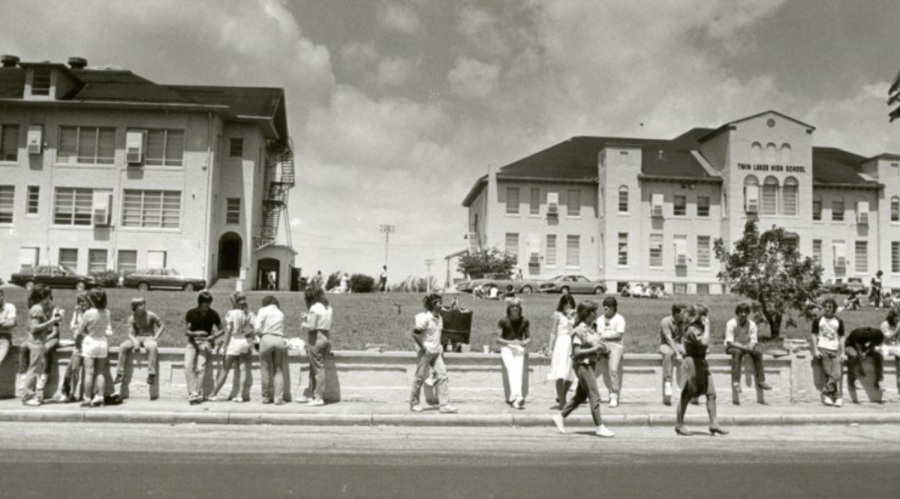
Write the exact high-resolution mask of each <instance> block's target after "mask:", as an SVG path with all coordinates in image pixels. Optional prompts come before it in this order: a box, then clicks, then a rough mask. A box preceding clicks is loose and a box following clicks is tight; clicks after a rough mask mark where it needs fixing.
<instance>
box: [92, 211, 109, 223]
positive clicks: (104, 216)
mask: <svg viewBox="0 0 900 499" xmlns="http://www.w3.org/2000/svg"><path fill="white" fill-rule="evenodd" d="M92 220H93V222H94V225H109V209H108V208H107V207H105V206H104V207H96V206H95V207H94V212H93V216H92Z"/></svg>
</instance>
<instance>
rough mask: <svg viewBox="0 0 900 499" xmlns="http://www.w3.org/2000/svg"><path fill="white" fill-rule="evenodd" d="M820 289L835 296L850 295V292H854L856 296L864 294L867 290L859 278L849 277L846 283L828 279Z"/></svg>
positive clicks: (840, 280)
mask: <svg viewBox="0 0 900 499" xmlns="http://www.w3.org/2000/svg"><path fill="white" fill-rule="evenodd" d="M822 289H823V290H824V291H825V292H826V293H831V294H835V295H847V294H850V292H851V291H856V293H857V294H863V295H865V294H866V291H867V289H868V288H866V285H865V284H864V283H863V280H862V279H861V278H859V277H850V278H848V279H847V280H846V281H844V280H843V279H834V280H833V281H832V280H831V279H828V280H827V281H825V283H824V284H822Z"/></svg>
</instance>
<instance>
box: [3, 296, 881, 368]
mask: <svg viewBox="0 0 900 499" xmlns="http://www.w3.org/2000/svg"><path fill="white" fill-rule="evenodd" d="M5 293H6V299H7V301H9V302H11V303H13V304H14V305H15V306H16V308H17V309H18V318H19V327H18V328H17V330H16V333H15V336H16V338H17V339H16V343H17V344H18V343H20V342H21V341H22V338H24V337H25V334H26V332H25V325H26V324H27V311H26V310H25V304H26V300H25V291H24V290H23V289H16V288H7V289H5ZM274 294H275V296H276V297H277V298H278V300H279V301H280V302H281V309H282V310H283V311H284V313H285V316H286V318H285V323H286V328H287V335H288V336H298V335H299V334H300V314H301V313H302V312H305V311H306V305H305V303H304V302H303V297H302V295H301V294H300V293H288V292H281V293H274ZM107 295H108V297H109V304H110V306H109V308H110V312H111V316H112V319H113V329H114V331H115V336H114V337H113V339H112V341H111V342H110V344H111V345H118V344H119V343H121V342H122V340H123V339H124V337H125V324H126V322H127V320H128V316H129V315H130V313H131V306H130V301H131V299H132V298H134V297H136V296H140V293H139V292H138V291H137V290H131V289H110V290H107ZM53 296H54V297H55V303H56V305H57V306H60V307H63V308H64V309H65V310H66V315H67V320H66V322H65V325H66V326H65V327H64V328H63V333H62V336H63V338H71V333H70V332H69V331H68V320H69V319H70V318H71V311H72V309H73V308H74V305H75V291H74V290H63V289H54V290H53ZM263 296H264V293H262V292H252V293H249V296H248V298H249V302H250V307H251V308H252V309H254V310H256V309H258V308H259V306H260V304H261V301H262V298H263ZM423 296H424V295H423V294H407V293H390V294H348V295H329V300H330V301H331V305H332V307H333V308H334V323H333V326H332V335H331V338H332V341H333V343H334V348H335V349H338V350H362V349H364V348H365V346H366V345H367V344H373V343H374V344H380V345H385V347H386V349H388V350H412V345H413V342H412V340H411V339H410V337H409V334H410V332H411V330H412V326H413V316H414V315H415V314H416V313H418V312H420V311H421V310H422V297H423ZM453 296H459V298H460V305H461V306H462V307H464V308H469V309H471V310H472V311H473V320H472V336H471V345H472V351H473V352H474V351H481V349H482V345H493V344H494V343H493V337H494V335H495V333H496V331H497V321H498V320H499V319H500V318H501V317H502V316H503V315H504V314H505V313H506V304H505V303H504V302H502V301H501V302H498V301H489V300H476V299H473V298H472V296H471V295H468V294H461V295H447V296H446V297H445V302H444V304H445V305H449V304H450V302H451V301H452V298H453ZM144 297H145V298H146V299H147V306H148V309H149V310H152V311H154V312H156V313H157V314H158V315H159V316H160V318H161V319H162V320H163V322H164V323H165V324H166V327H167V330H166V332H165V333H164V334H163V336H162V337H161V338H160V340H161V346H183V345H184V343H185V337H184V314H185V312H187V310H188V309H189V308H192V307H194V306H196V303H197V302H196V293H185V292H180V291H150V292H147V293H145V294H144ZM213 297H214V298H215V301H214V302H213V308H214V309H216V310H217V311H218V312H219V313H220V314H221V315H223V316H224V315H225V311H227V310H228V308H229V307H230V303H229V300H228V293H225V292H216V293H213ZM598 298H599V299H598ZM602 298H603V297H589V296H585V297H578V296H577V297H576V300H582V299H593V300H597V301H598V303H599V302H600V301H602ZM677 298H678V301H683V302H685V303H692V302H699V303H703V304H704V305H706V306H708V307H709V309H710V320H711V322H712V325H713V346H712V349H711V351H712V352H713V353H724V347H723V346H722V343H723V341H724V337H725V322H726V321H727V320H728V319H730V318H731V317H732V315H733V312H734V307H735V305H736V304H737V303H738V302H739V301H740V300H739V299H738V298H737V297H733V296H702V297H701V296H681V297H677ZM558 300H559V295H539V294H535V295H527V296H524V297H523V306H524V315H525V317H526V318H528V320H529V321H530V322H531V336H532V338H533V341H532V350H538V349H540V348H542V347H544V346H546V345H547V342H548V340H549V337H550V331H549V328H550V322H551V316H552V313H553V311H554V310H555V308H556V303H557V301H558ZM618 300H619V313H620V314H622V316H623V317H625V321H626V323H627V329H626V333H625V344H626V345H625V348H626V352H630V353H651V352H656V349H657V347H658V346H659V321H660V320H661V319H662V318H663V317H665V316H666V315H668V314H669V313H670V311H671V307H672V303H674V302H675V301H676V300H675V299H673V298H666V299H660V300H651V299H646V298H644V299H639V298H621V297H620V298H618ZM886 315H887V309H881V310H877V309H873V308H871V307H867V306H864V308H863V309H862V310H860V311H853V312H843V313H842V314H841V317H842V318H843V319H844V323H845V326H846V328H847V332H848V333H849V331H851V330H852V329H854V328H857V327H862V326H872V327H879V326H880V325H881V323H882V321H884V318H885V316H886ZM798 324H799V327H798V328H792V329H787V330H784V329H783V330H782V336H783V337H785V338H802V339H805V338H806V337H807V336H808V334H809V331H810V324H809V323H808V322H807V321H805V320H803V319H802V318H801V319H798ZM768 334H769V332H768V328H767V327H765V326H761V327H760V336H761V337H762V338H765V337H767V336H768Z"/></svg>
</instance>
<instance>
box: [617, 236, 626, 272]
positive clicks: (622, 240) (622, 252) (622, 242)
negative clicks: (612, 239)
mask: <svg viewBox="0 0 900 499" xmlns="http://www.w3.org/2000/svg"><path fill="white" fill-rule="evenodd" d="M618 252H619V254H618V262H619V265H628V233H627V232H619V248H618Z"/></svg>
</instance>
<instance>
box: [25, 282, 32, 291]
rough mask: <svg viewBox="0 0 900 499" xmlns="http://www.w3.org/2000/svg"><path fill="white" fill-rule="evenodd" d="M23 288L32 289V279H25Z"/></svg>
mask: <svg viewBox="0 0 900 499" xmlns="http://www.w3.org/2000/svg"><path fill="white" fill-rule="evenodd" d="M25 289H27V290H28V291H31V290H32V289H34V281H25Z"/></svg>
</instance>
